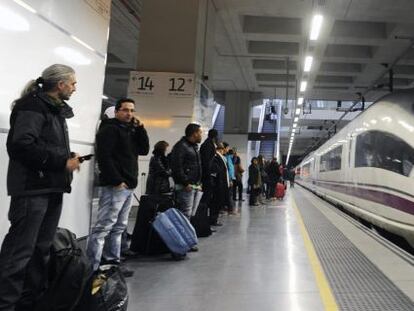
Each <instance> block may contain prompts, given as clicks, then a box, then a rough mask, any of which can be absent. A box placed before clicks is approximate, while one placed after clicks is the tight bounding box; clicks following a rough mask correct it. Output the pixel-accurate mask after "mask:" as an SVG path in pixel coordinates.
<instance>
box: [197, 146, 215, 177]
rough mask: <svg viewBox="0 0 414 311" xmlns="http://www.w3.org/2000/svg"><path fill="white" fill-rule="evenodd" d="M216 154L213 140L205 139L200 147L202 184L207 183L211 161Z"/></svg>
mask: <svg viewBox="0 0 414 311" xmlns="http://www.w3.org/2000/svg"><path fill="white" fill-rule="evenodd" d="M215 154H216V146H215V144H214V141H213V139H211V138H207V139H206V140H205V141H204V142H203V143H202V145H201V147H200V156H201V167H202V171H203V174H202V175H203V176H202V180H203V184H204V183H206V182H208V181H209V178H210V177H209V176H210V165H211V161H212V160H213V158H214V155H215Z"/></svg>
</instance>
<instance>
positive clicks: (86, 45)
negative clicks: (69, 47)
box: [70, 35, 95, 52]
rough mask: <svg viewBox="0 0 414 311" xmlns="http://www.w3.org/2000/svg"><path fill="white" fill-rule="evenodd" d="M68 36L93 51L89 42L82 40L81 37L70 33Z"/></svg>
mask: <svg viewBox="0 0 414 311" xmlns="http://www.w3.org/2000/svg"><path fill="white" fill-rule="evenodd" d="M70 37H71V38H72V39H73V40H75V41H76V42H78V43H79V44H81V45H83V46H84V47H85V48H87V49H88V50H91V51H92V52H95V49H94V48H93V47H91V46H90V45H89V44H87V43H85V42H83V41H82V40H81V39H79V38H78V37H75V36H74V35H70Z"/></svg>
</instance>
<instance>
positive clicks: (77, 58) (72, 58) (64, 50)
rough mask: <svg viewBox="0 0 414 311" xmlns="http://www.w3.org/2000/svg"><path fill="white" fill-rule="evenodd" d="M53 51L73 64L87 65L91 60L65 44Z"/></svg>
mask: <svg viewBox="0 0 414 311" xmlns="http://www.w3.org/2000/svg"><path fill="white" fill-rule="evenodd" d="M54 52H55V53H56V54H57V55H59V56H61V57H62V58H63V59H64V60H65V61H67V62H69V63H72V64H75V65H89V64H90V63H91V62H92V61H91V60H90V59H89V58H87V57H86V56H84V55H83V54H82V53H81V52H79V51H77V50H75V49H72V48H68V47H65V46H59V47H57V48H56V49H55V50H54Z"/></svg>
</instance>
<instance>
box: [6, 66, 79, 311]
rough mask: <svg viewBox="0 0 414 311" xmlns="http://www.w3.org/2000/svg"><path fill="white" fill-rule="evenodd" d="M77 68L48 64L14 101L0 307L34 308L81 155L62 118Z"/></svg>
mask: <svg viewBox="0 0 414 311" xmlns="http://www.w3.org/2000/svg"><path fill="white" fill-rule="evenodd" d="M75 84H76V77H75V71H74V70H73V69H72V68H70V67H68V66H65V65H60V64H55V65H52V66H50V67H48V68H46V69H45V70H44V71H43V73H42V75H41V77H39V78H38V79H37V80H32V81H30V82H29V83H28V85H27V86H26V87H25V89H24V90H23V92H22V94H21V97H20V98H19V99H17V100H16V101H15V102H14V105H13V108H12V113H11V116H10V131H9V134H8V137H7V151H8V154H9V158H10V161H9V168H8V172H7V190H8V194H9V195H10V196H11V203H10V209H9V220H10V223H11V226H10V229H9V232H8V234H7V235H6V237H5V239H4V241H3V245H2V247H1V251H0V267H1V268H0V310H1V311H5V310H7V311H12V310H19V311H20V310H33V305H34V302H35V299H36V297H38V296H39V294H40V293H41V292H42V290H43V289H44V288H43V286H44V284H45V283H46V282H45V281H46V280H45V278H46V276H47V266H48V265H47V264H48V260H49V252H50V251H49V249H50V246H51V244H52V240H53V237H54V235H55V232H56V228H57V225H58V222H59V218H60V214H61V210H62V197H63V193H64V192H70V191H71V187H70V184H71V181H72V172H73V171H74V170H76V169H79V167H80V161H79V158H78V157H79V156H78V155H77V154H75V153H72V152H71V151H70V146H69V137H68V128H67V125H66V121H65V119H67V118H71V117H73V112H72V108H70V107H69V106H68V105H67V104H66V102H65V100H68V99H69V98H70V96H71V95H72V93H73V92H74V91H75V90H76V87H75Z"/></svg>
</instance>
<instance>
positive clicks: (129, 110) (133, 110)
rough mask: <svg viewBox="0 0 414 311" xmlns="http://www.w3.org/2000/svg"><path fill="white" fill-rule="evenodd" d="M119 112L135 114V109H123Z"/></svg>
mask: <svg viewBox="0 0 414 311" xmlns="http://www.w3.org/2000/svg"><path fill="white" fill-rule="evenodd" d="M119 111H122V112H135V109H127V108H122V109H119Z"/></svg>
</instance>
